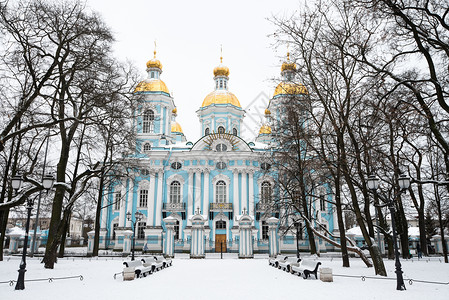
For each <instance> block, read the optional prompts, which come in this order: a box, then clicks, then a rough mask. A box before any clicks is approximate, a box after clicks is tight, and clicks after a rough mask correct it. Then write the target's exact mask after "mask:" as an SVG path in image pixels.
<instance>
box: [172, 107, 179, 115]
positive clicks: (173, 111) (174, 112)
mask: <svg viewBox="0 0 449 300" xmlns="http://www.w3.org/2000/svg"><path fill="white" fill-rule="evenodd" d="M171 112H172V113H173V114H175V115H176V114H177V113H178V109H177V108H176V107H175V108H173V110H172V111H171Z"/></svg>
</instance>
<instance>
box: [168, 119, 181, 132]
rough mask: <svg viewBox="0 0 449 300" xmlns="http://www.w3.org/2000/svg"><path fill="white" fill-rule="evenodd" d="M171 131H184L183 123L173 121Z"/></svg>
mask: <svg viewBox="0 0 449 300" xmlns="http://www.w3.org/2000/svg"><path fill="white" fill-rule="evenodd" d="M171 132H175V133H183V132H182V128H181V125H179V123H178V122H176V121H175V122H173V123H172V124H171Z"/></svg>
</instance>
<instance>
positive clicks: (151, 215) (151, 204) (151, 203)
mask: <svg viewBox="0 0 449 300" xmlns="http://www.w3.org/2000/svg"><path fill="white" fill-rule="evenodd" d="M155 180H156V177H155V176H154V174H153V173H151V174H150V190H149V191H148V193H149V199H148V200H149V201H148V218H147V226H154V188H155V184H154V183H155Z"/></svg>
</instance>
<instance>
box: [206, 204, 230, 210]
mask: <svg viewBox="0 0 449 300" xmlns="http://www.w3.org/2000/svg"><path fill="white" fill-rule="evenodd" d="M209 211H222V212H227V211H233V209H232V203H211V204H209Z"/></svg>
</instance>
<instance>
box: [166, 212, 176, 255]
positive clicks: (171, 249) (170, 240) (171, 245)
mask: <svg viewBox="0 0 449 300" xmlns="http://www.w3.org/2000/svg"><path fill="white" fill-rule="evenodd" d="M176 221H177V220H176V219H175V218H173V217H172V216H168V217H166V218H165V219H164V223H165V228H166V229H167V231H166V232H165V238H164V251H163V252H164V255H165V256H166V257H174V256H175V235H174V229H175V224H176Z"/></svg>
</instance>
